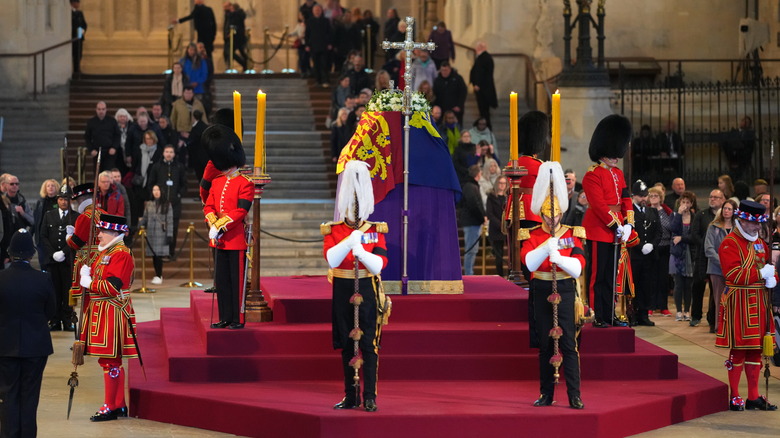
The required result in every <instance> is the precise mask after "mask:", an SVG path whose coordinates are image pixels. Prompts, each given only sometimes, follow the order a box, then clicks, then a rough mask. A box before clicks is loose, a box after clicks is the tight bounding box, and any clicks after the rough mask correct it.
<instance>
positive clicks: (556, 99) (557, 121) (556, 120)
mask: <svg viewBox="0 0 780 438" xmlns="http://www.w3.org/2000/svg"><path fill="white" fill-rule="evenodd" d="M550 161H561V95H560V93H559V92H558V90H555V94H553V95H552V149H551V150H550Z"/></svg>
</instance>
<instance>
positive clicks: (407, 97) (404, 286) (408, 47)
mask: <svg viewBox="0 0 780 438" xmlns="http://www.w3.org/2000/svg"><path fill="white" fill-rule="evenodd" d="M405 21H406V40H404V41H403V42H400V43H391V42H390V41H382V49H384V50H388V49H399V50H404V51H405V52H406V63H404V98H403V113H404V144H403V148H404V209H403V213H402V217H403V242H402V248H403V249H402V253H403V264H402V269H403V270H402V273H401V293H402V294H403V295H406V294H407V292H408V285H409V275H408V274H407V269H406V268H407V264H408V260H409V249H408V248H409V245H408V243H409V129H410V128H409V117H410V116H411V115H412V52H413V51H414V50H415V49H423V50H428V51H431V50H435V49H436V44H434V43H432V42H428V43H415V42H414V37H413V34H414V18H412V17H406V20H405ZM391 88H392V86H391Z"/></svg>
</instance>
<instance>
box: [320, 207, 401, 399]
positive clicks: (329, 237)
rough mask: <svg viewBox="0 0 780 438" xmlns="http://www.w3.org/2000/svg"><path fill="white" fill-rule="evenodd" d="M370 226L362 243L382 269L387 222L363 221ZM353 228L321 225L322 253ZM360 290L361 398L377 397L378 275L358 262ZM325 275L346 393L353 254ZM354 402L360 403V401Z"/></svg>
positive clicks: (348, 387)
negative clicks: (331, 295)
mask: <svg viewBox="0 0 780 438" xmlns="http://www.w3.org/2000/svg"><path fill="white" fill-rule="evenodd" d="M365 224H367V225H369V224H370V227H368V228H367V229H366V231H365V232H364V233H363V237H362V239H361V245H362V246H363V249H365V250H366V251H367V252H369V253H371V254H375V255H377V256H379V257H381V258H382V269H384V268H385V267H386V266H387V245H386V243H385V233H387V224H386V223H384V222H376V223H375V222H365ZM355 229H356V228H353V227H352V226H349V225H347V224H346V223H344V222H329V223H326V224H323V225H321V226H320V230H321V232H322V234H323V236H324V242H323V255H325V257H327V254H328V250H329V249H331V248H333V247H334V246H335V245H337V244H338V243H340V242H342V241H343V240H344V239H347V238H348V237H349V236H350V234H351V233H352V232H353V231H355ZM358 269H359V277H360V280H359V291H360V295H361V296H362V297H363V304H361V305H360V310H359V323H360V329H361V330H362V331H363V335H362V337H361V338H360V352H361V354H362V357H363V366H362V368H363V380H364V386H363V399H364V400H369V399H372V400H374V399H376V392H377V390H376V387H377V370H378V366H379V341H380V339H381V327H382V323H381V320H382V316H381V315H379V313H378V312H377V293H378V291H377V288H378V287H379V284H378V277H377V276H375V275H373V274H371V273H370V272H369V271H368V270H367V269H366V267H365V266H363V264H362V263H360V262H359V263H358ZM328 277H329V278H330V279H331V281H332V283H333V304H332V306H333V307H332V313H333V315H332V321H331V322H332V334H333V349H335V350H338V349H341V352H342V353H341V356H342V366H343V368H344V391H345V394H347V395H348V396H349V395H351V394H354V391H353V390H352V388H353V387H352V385H353V376H354V368H353V367H352V366H351V365H350V360H352V357H353V354H354V352H353V341H352V339H351V338H350V337H349V335H350V332H351V331H352V329H353V328H354V306H353V304H352V303H350V297H351V296H352V294H353V293H354V292H355V257H354V256H353V254H352V252H349V253H348V254H347V256H346V257H344V260H343V261H342V262H341V264H340V265H339V266H338V267H337V268H335V269H331V270H330V271H328ZM357 404H360V403H359V402H358V403H357Z"/></svg>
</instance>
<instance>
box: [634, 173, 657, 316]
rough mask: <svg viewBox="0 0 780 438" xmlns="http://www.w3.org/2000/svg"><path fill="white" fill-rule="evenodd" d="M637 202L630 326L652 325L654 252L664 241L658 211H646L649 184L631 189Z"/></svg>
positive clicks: (650, 209)
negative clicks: (632, 303)
mask: <svg viewBox="0 0 780 438" xmlns="http://www.w3.org/2000/svg"><path fill="white" fill-rule="evenodd" d="M631 194H632V195H633V196H632V198H633V199H632V200H633V203H634V229H635V230H636V233H637V236H638V237H639V244H638V245H636V246H634V247H632V248H630V249H629V251H630V253H629V255H630V257H631V271H632V272H633V274H634V315H633V316H632V317H631V325H647V326H653V325H655V323H654V322H653V321H650V318H648V311H649V310H650V309H651V308H652V306H653V293H654V291H653V285H654V281H653V275H655V272H656V271H657V268H656V263H658V258H657V254H656V252H655V251H654V250H655V249H656V248H657V247H658V244H659V242H660V241H661V219H660V218H659V217H658V210H656V209H654V208H647V185H646V184H645V183H644V181H642V180H641V179H640V180H637V181H636V182H635V183H634V185H633V187H632V190H631Z"/></svg>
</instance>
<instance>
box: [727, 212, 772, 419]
mask: <svg viewBox="0 0 780 438" xmlns="http://www.w3.org/2000/svg"><path fill="white" fill-rule="evenodd" d="M765 212H766V208H765V207H764V206H763V205H761V204H759V203H757V202H753V201H741V202H740V203H739V209H737V211H735V212H734V217H735V218H736V219H737V220H736V222H735V225H736V228H735V229H734V230H733V231H732V232H731V233H729V234H727V235H726V237H724V238H723V243H721V244H720V249H719V250H718V253H719V254H720V266H721V268H722V269H723V276H724V277H725V280H726V290H725V291H724V292H723V295H722V296H721V300H720V302H721V307H720V314H719V315H718V330H717V334H716V335H715V346H716V347H721V348H729V349H730V352H729V359H728V360H727V361H726V369H728V375H729V389H730V392H731V396H730V397H731V399H730V401H729V408H730V409H731V410H732V411H744V410H745V409H761V410H770V411H774V410H777V406H776V405H773V404H770V403H769V402H768V401H767V399H766V397H764V396H762V395H760V394H759V390H758V381H759V378H760V374H761V349H762V340H763V338H764V336H768V335H773V334H774V332H775V327H774V320H773V319H772V305H771V301H770V300H771V290H772V288H774V287H775V286H776V285H777V273H776V272H775V267H774V265H772V264H771V260H772V259H771V252H770V249H769V247H768V246H767V244H766V242H764V240H763V239H760V238H759V231H760V229H761V225H762V224H763V223H765V222H766V221H767V215H766V214H765ZM743 369H744V370H745V376H747V384H748V385H747V386H748V399H747V400H743V399H742V397H740V395H739V380H740V378H741V376H742V370H743Z"/></svg>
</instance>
